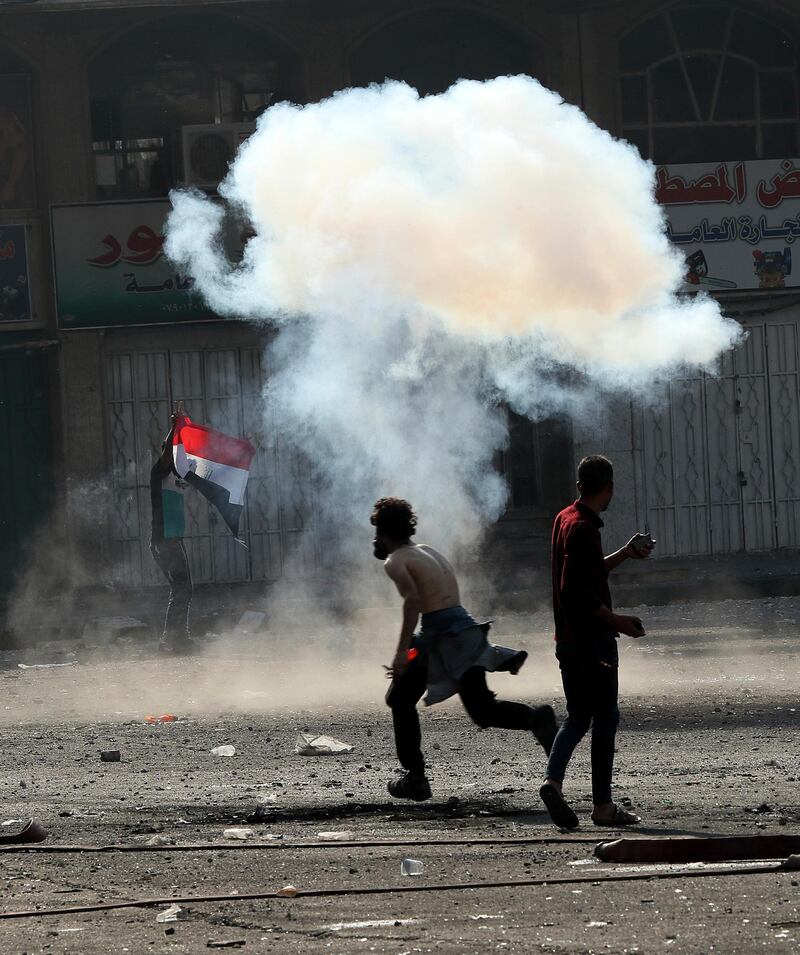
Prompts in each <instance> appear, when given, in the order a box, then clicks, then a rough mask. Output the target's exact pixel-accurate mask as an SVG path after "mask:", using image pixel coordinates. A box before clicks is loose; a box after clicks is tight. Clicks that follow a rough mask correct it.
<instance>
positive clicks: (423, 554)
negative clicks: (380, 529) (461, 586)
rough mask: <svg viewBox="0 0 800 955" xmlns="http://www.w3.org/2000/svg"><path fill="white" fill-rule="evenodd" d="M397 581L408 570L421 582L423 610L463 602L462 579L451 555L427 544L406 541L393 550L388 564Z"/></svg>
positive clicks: (392, 575)
mask: <svg viewBox="0 0 800 955" xmlns="http://www.w3.org/2000/svg"><path fill="white" fill-rule="evenodd" d="M384 566H385V568H386V573H387V574H388V575H389V576H390V577H391V578H392V579H393V580H394V579H396V575H397V572H398V571H401V570H406V571H407V572H408V574H409V576H410V577H411V578H412V580H413V581H414V583H415V584H416V585H417V591H418V593H419V600H420V607H419V610H420V613H433V612H434V611H436V610H446V609H447V608H448V607H457V606H458V605H459V604H460V603H461V597H460V595H459V592H458V581H457V580H456V575H455V572H454V571H453V568H452V566H451V565H450V562H449V561H448V560H447V558H446V557H445V556H444V555H443V554H440V553H439V551H437V550H434V548H433V547H429V546H428V545H427V544H406V545H404V546H402V547H398V548H397V550H395V551H393V552H392V553H391V554H390V555H389V556H388V558H387V559H386V562H385V564H384Z"/></svg>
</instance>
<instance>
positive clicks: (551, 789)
mask: <svg viewBox="0 0 800 955" xmlns="http://www.w3.org/2000/svg"><path fill="white" fill-rule="evenodd" d="M539 795H540V796H541V798H542V802H543V803H544V804H545V806H546V807H547V811H548V812H549V813H550V818H551V819H552V820H553V824H554V825H556V826H558V828H559V829H577V828H578V826H579V825H580V820H579V819H578V817H577V816H576V815H575V813H574V812H573V811H572V809H571V808H570V806H569V804H568V803H567V801H566V799H564V797H563V796H562V795H561V793H560V792H559V791H558V790H557V789H556V787H555V786H553V785H552V783H545V784H544V786H542V788H541V789H540V790H539Z"/></svg>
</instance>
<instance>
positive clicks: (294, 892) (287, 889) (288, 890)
mask: <svg viewBox="0 0 800 955" xmlns="http://www.w3.org/2000/svg"><path fill="white" fill-rule="evenodd" d="M276 894H277V895H279V896H280V897H281V898H282V899H293V898H295V897H296V896H298V895H299V894H300V890H299V889H298V888H296V887H295V886H293V885H291V884H289V885H285V886H284V887H283V888H282V889H278V891H277V893H276Z"/></svg>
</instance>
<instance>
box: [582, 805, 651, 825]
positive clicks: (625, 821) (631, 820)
mask: <svg viewBox="0 0 800 955" xmlns="http://www.w3.org/2000/svg"><path fill="white" fill-rule="evenodd" d="M641 821H642V819H641V817H640V816H637V815H636V813H634V812H628V811H627V809H620V808H619V806H618V805H617V804H616V803H614V811H613V812H612V813H611V815H610V816H609V817H608V819H595V817H594V814H592V822H593V823H594V824H595V825H596V826H611V827H612V828H616V827H618V826H638V825H639V823H640V822H641Z"/></svg>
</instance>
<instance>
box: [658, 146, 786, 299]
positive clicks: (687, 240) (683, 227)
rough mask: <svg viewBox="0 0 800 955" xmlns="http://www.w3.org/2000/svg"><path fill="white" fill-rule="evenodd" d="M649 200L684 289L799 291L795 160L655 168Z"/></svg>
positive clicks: (767, 160) (695, 164)
mask: <svg viewBox="0 0 800 955" xmlns="http://www.w3.org/2000/svg"><path fill="white" fill-rule="evenodd" d="M656 198H657V199H658V201H659V202H660V203H661V204H662V205H663V206H664V207H665V209H666V213H667V217H668V220H669V223H668V228H667V233H668V235H669V238H670V239H671V241H672V242H673V243H674V244H675V245H676V246H677V248H678V249H680V250H681V252H683V253H684V254H685V256H686V276H685V282H686V286H687V287H689V288H691V287H695V288H703V289H706V290H707V291H725V290H726V289H783V288H791V287H797V286H800V258H798V259H797V261H795V262H794V263H793V262H792V253H793V246H794V243H795V240H797V239H800V159H784V160H780V159H778V160H774V159H765V160H757V161H753V162H723V163H692V164H691V165H680V166H660V167H659V168H658V170H657V173H656ZM797 253H798V256H800V243H798V246H797ZM793 266H794V267H793Z"/></svg>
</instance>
